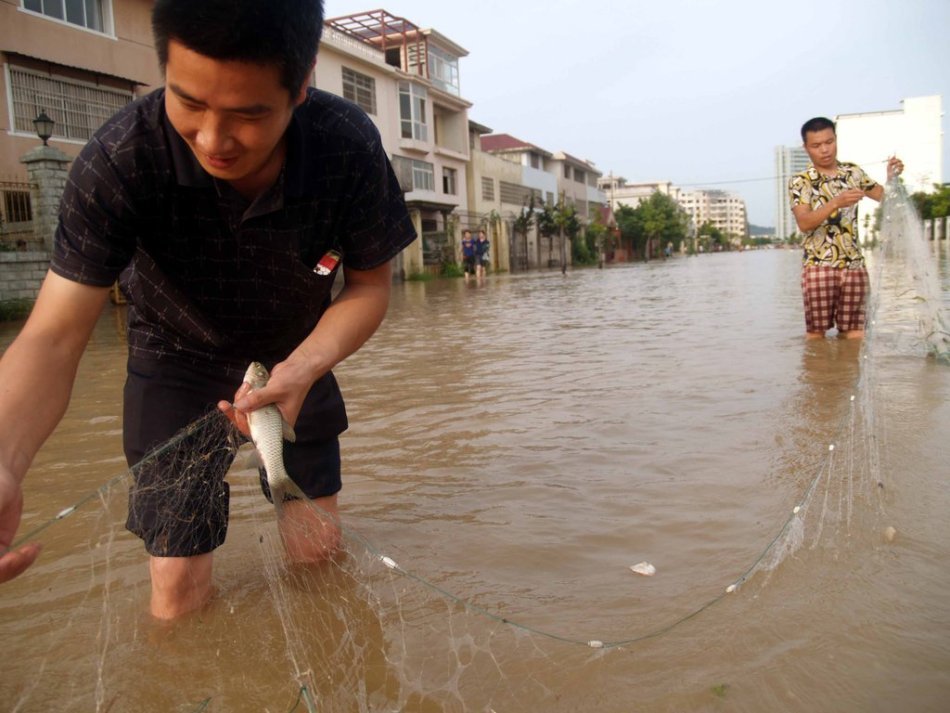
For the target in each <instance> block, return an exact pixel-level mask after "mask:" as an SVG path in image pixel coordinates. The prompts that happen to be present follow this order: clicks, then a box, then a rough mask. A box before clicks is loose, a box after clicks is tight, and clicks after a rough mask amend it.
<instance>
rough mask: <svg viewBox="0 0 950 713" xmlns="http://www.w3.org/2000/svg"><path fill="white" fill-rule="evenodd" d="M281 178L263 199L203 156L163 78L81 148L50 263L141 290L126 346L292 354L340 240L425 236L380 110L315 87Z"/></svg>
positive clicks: (370, 254)
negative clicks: (170, 110)
mask: <svg viewBox="0 0 950 713" xmlns="http://www.w3.org/2000/svg"><path fill="white" fill-rule="evenodd" d="M287 142H288V143H287V158H286V161H285V165H284V169H283V171H282V173H281V175H280V178H279V179H278V181H277V183H276V184H275V185H274V186H273V187H272V188H271V189H270V190H269V191H267V192H266V193H265V194H263V195H261V196H260V197H259V198H258V199H256V200H255V201H254V202H253V203H249V202H248V201H247V200H246V199H244V198H243V197H242V196H241V195H240V194H239V193H237V192H236V191H235V190H234V189H233V188H231V186H230V185H229V184H228V183H226V182H224V181H219V180H217V179H214V178H213V177H212V176H210V175H209V174H208V173H206V172H205V171H204V169H202V168H201V166H200V164H199V163H198V162H197V160H196V159H195V157H194V155H193V154H192V153H191V150H190V149H189V148H188V146H187V144H185V142H184V141H183V140H182V138H181V137H180V136H179V135H178V134H177V132H175V130H174V129H173V128H172V126H171V124H170V123H169V122H168V119H167V117H166V115H165V107H164V90H163V89H159V90H157V91H155V92H152V93H151V94H149V95H148V96H145V97H143V98H141V99H139V100H138V101H135V102H133V103H132V104H130V105H129V106H127V107H126V108H124V109H123V110H121V111H120V112H119V113H118V114H116V115H115V116H114V117H113V118H112V119H110V120H109V121H108V122H107V123H106V124H105V125H104V126H103V127H102V128H101V129H100V130H99V131H98V132H97V133H96V134H95V136H94V137H93V138H92V140H90V142H89V143H88V144H87V145H86V146H85V148H84V149H83V151H82V153H81V154H80V155H79V157H78V158H77V159H76V160H75V162H74V163H73V165H72V167H71V170H70V173H69V179H68V181H67V184H66V188H65V192H64V195H63V201H62V210H61V216H60V223H59V227H58V230H57V232H56V239H55V249H54V253H53V258H52V264H51V268H52V270H53V271H54V272H55V273H57V274H58V275H61V276H62V277H65V278H67V279H70V280H75V281H77V282H81V283H84V284H89V285H99V286H108V285H111V284H113V282H115V280H116V279H119V281H120V284H121V287H122V289H123V292H124V293H125V295H126V297H127V299H128V302H129V312H128V317H129V334H128V338H129V353H130V356H131V357H134V358H141V359H160V360H172V361H176V362H179V363H183V364H194V365H197V366H201V367H206V366H213V367H215V368H223V369H227V370H229V371H230V370H232V369H233V370H236V371H237V372H240V373H243V371H244V369H245V368H246V367H247V364H248V362H250V361H252V360H257V361H262V362H264V363H273V362H276V361H279V360H281V359H283V358H284V357H286V356H287V354H289V353H290V352H291V351H292V350H293V349H294V348H295V347H296V346H297V345H298V344H299V343H300V342H301V341H302V340H303V339H304V338H305V337H306V336H307V335H308V334H309V333H310V331H311V330H312V329H313V327H314V326H315V325H316V323H317V320H318V319H319V318H320V315H321V314H322V313H323V311H324V310H325V309H326V308H327V306H328V305H329V302H330V287H331V285H332V282H333V278H334V275H333V274H330V275H321V274H318V273H317V272H316V271H315V270H314V268H315V266H316V265H317V263H318V262H319V261H320V259H321V258H322V257H323V256H324V255H325V254H326V253H327V251H329V250H331V249H335V250H337V251H339V252H340V253H342V256H343V263H344V264H345V265H347V266H348V267H350V268H354V269H357V270H366V269H370V268H373V267H376V266H378V265H380V264H382V263H384V262H385V261H387V260H389V259H390V258H392V257H393V256H395V255H396V254H397V253H398V252H399V251H400V250H402V249H403V248H404V247H405V246H406V245H408V244H409V243H410V242H412V240H413V239H414V238H415V231H414V229H413V226H412V223H411V221H410V219H409V216H408V213H407V211H406V207H405V203H404V201H403V196H402V191H401V190H400V188H399V185H398V183H397V181H396V178H395V176H394V174H393V171H392V167H391V166H390V164H389V160H388V158H387V157H386V153H385V151H384V150H383V146H382V143H381V140H380V137H379V132H378V131H377V129H376V127H375V126H374V125H373V123H372V121H371V120H370V119H369V118H368V117H367V116H366V115H365V114H364V113H363V112H362V111H361V110H360V109H358V108H357V107H356V106H354V105H353V104H351V103H349V102H347V101H345V100H343V99H341V98H339V97H336V96H334V95H332V94H329V93H327V92H322V91H318V90H315V89H310V90H309V91H308V94H307V98H306V101H304V102H303V104H301V106H299V107H298V108H297V109H296V110H295V112H294V115H293V119H292V121H291V123H290V126H289V128H288V134H287Z"/></svg>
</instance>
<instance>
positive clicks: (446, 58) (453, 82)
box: [429, 46, 459, 96]
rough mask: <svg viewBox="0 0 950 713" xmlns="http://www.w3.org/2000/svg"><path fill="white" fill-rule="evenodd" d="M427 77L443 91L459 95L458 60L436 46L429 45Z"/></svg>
mask: <svg viewBox="0 0 950 713" xmlns="http://www.w3.org/2000/svg"><path fill="white" fill-rule="evenodd" d="M429 79H431V80H432V83H433V84H435V86H437V87H438V88H439V89H441V90H442V91H443V92H448V93H449V94H454V95H455V96H458V95H459V60H458V57H453V56H452V55H450V54H448V53H447V52H443V51H442V50H440V49H439V48H438V47H431V46H430V47H429Z"/></svg>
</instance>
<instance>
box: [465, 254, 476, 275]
mask: <svg viewBox="0 0 950 713" xmlns="http://www.w3.org/2000/svg"><path fill="white" fill-rule="evenodd" d="M462 268H463V269H464V270H465V272H475V256H474V255H466V256H465V257H463V258H462Z"/></svg>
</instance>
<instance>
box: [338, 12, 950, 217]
mask: <svg viewBox="0 0 950 713" xmlns="http://www.w3.org/2000/svg"><path fill="white" fill-rule="evenodd" d="M371 3H372V6H370V5H368V4H361V3H360V1H359V0H325V8H326V16H327V17H338V16H341V15H350V14H354V13H358V12H363V11H368V10H373V9H377V8H380V7H382V8H384V9H385V10H387V11H388V12H389V13H390V14H392V15H395V16H397V17H404V18H405V19H407V20H409V21H410V22H412V23H414V24H416V25H418V26H420V27H423V28H427V27H431V28H433V29H435V30H438V31H439V32H440V33H442V34H443V35H445V36H446V37H448V38H449V39H451V40H452V41H454V42H456V43H457V44H459V45H461V46H462V47H464V48H465V49H467V50H468V52H469V55H468V56H467V57H464V58H463V59H462V60H461V62H460V68H459V73H460V83H461V89H462V96H463V97H464V98H465V99H467V100H469V101H471V102H472V103H473V106H472V108H471V110H470V111H469V118H470V119H472V120H474V121H477V122H479V123H480V124H484V125H486V126H489V127H491V129H492V130H493V131H494V132H496V133H509V134H513V135H514V136H517V137H518V138H519V139H522V140H524V141H528V142H530V143H533V144H536V145H538V146H540V147H541V148H543V149H546V150H548V151H552V152H553V151H566V152H567V153H570V154H572V155H574V156H577V157H579V158H584V159H587V160H589V161H592V162H593V163H594V164H595V165H596V166H597V168H598V169H600V170H601V171H603V172H604V173H605V174H606V173H610V172H613V173H614V174H615V175H620V176H623V177H625V178H626V179H627V180H628V181H629V182H640V181H654V180H671V181H673V182H674V183H675V184H677V185H680V186H684V187H709V188H722V189H725V190H731V191H735V192H736V193H738V194H740V195H741V196H742V197H743V198H744V199H745V200H746V204H747V206H748V210H749V222H751V223H753V224H756V225H768V226H774V225H775V198H774V195H775V181H774V149H775V147H776V146H778V145H797V144H800V143H801V139H800V137H799V135H798V130H799V127H800V126H801V124H802V122H804V121H805V120H806V119H808V118H811V117H812V116H816V115H824V116H829V117H831V118H833V117H834V116H835V115H836V114H849V113H855V112H869V111H888V110H896V109H900V106H901V104H900V102H901V100H902V99H904V98H906V97H915V96H925V95H931V94H940V95H941V96H942V97H943V109H944V113H945V114H946V113H947V112H948V111H950V2H948V0H861V1H860V2H838V1H835V0H828V1H826V2H816V1H815V0H797V2H796V1H793V2H782V3H779V2H772V0H660V1H656V0H651V1H649V2H646V1H641V0H614V1H613V2H608V1H607V0H543V1H541V2H537V1H532V0H481V1H480V2H468V3H467V2H461V1H459V0H386V2H382V3H380V2H379V0H371ZM943 127H944V134H945V135H944V148H943V173H944V176H943V178H944V180H945V181H950V147H948V143H950V141H948V139H947V135H946V134H947V128H948V120H947V117H946V116H945V117H944V120H943ZM881 149H882V153H881V159H882V160H884V158H886V155H887V154H888V153H889V149H888V147H885V146H882V147H881ZM840 158H842V159H845V160H847V157H846V156H841V157H840Z"/></svg>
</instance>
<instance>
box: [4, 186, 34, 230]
mask: <svg viewBox="0 0 950 713" xmlns="http://www.w3.org/2000/svg"><path fill="white" fill-rule="evenodd" d="M0 195H2V196H3V202H2V203H0V218H3V221H2V223H24V222H27V221H30V220H33V210H32V206H31V204H30V191H29V190H16V189H13V190H0ZM0 227H2V225H0Z"/></svg>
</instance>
